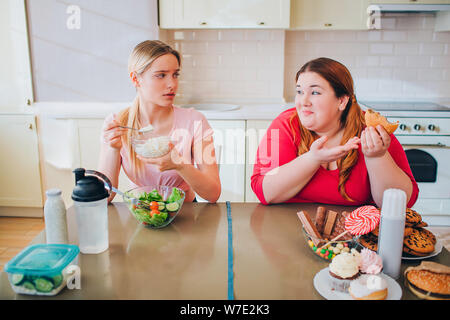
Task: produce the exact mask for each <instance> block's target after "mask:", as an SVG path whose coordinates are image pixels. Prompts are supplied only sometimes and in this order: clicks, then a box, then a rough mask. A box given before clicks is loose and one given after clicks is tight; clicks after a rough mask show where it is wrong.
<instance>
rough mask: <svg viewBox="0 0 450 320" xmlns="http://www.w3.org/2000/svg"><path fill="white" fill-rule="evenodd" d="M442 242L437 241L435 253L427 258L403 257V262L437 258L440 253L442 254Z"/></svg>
mask: <svg viewBox="0 0 450 320" xmlns="http://www.w3.org/2000/svg"><path fill="white" fill-rule="evenodd" d="M442 247H443V244H442V241H441V240H440V239H437V240H436V244H435V245H434V251H433V252H432V253H430V254H429V255H427V256H425V257H412V256H408V257H403V256H402V259H403V260H422V259H427V258H431V257H434V256H437V255H438V254H439V253H441V251H442Z"/></svg>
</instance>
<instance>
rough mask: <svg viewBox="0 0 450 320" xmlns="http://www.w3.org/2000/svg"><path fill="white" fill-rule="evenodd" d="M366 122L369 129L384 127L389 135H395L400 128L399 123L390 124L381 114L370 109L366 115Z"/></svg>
mask: <svg viewBox="0 0 450 320" xmlns="http://www.w3.org/2000/svg"><path fill="white" fill-rule="evenodd" d="M364 118H365V120H366V125H367V126H368V127H376V126H377V125H382V126H383V128H384V129H385V130H386V132H387V133H388V134H392V133H394V131H395V130H397V127H398V121H397V122H396V123H391V122H389V121H388V120H387V119H386V118H385V117H384V116H382V115H381V114H380V113H379V112H376V111H373V110H372V109H368V110H367V111H366V113H365V115H364Z"/></svg>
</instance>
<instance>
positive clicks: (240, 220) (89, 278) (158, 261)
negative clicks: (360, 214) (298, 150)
mask: <svg viewBox="0 0 450 320" xmlns="http://www.w3.org/2000/svg"><path fill="white" fill-rule="evenodd" d="M318 206H319V204H298V203H297V204H280V205H271V206H264V205H261V204H257V203H232V204H231V212H232V220H233V223H232V227H233V255H234V297H235V299H252V300H253V299H262V300H265V299H285V300H290V299H323V298H322V296H321V295H320V294H319V293H318V292H317V291H316V290H315V289H314V286H313V278H314V276H315V274H316V273H317V272H319V271H320V270H322V269H323V268H325V267H327V266H328V264H329V263H328V262H327V261H325V260H323V259H321V258H320V257H318V256H316V255H315V254H314V253H313V252H312V250H311V249H310V248H309V247H308V245H307V243H306V240H305V238H304V236H303V234H302V232H301V223H300V221H299V219H298V217H297V215H296V213H297V212H298V211H300V210H306V211H307V212H308V213H310V215H311V216H312V217H314V215H315V212H316V209H317V207H318ZM322 206H324V207H325V208H327V209H331V210H335V211H337V212H342V211H344V210H345V211H349V210H351V209H352V208H354V207H342V206H328V205H322ZM75 218H76V217H75V211H74V209H73V208H69V209H68V226H69V242H70V243H73V244H78V237H77V228H76V219H75ZM108 219H109V249H108V250H107V251H105V252H103V253H100V254H93V255H92V254H81V253H80V255H79V258H78V259H79V260H78V265H79V266H80V269H81V289H68V288H65V289H64V290H62V291H61V292H60V293H59V294H58V295H56V296H53V297H40V296H29V295H16V294H15V293H14V291H13V290H12V289H11V287H10V285H9V282H8V279H7V274H6V273H5V272H2V273H1V274H0V299H171V300H177V299H188V300H189V299H192V300H216V299H221V300H225V299H227V289H228V287H227V280H228V278H227V271H228V269H227V266H228V232H227V229H228V222H227V210H226V204H225V203H217V204H207V203H185V204H184V205H183V207H182V210H181V211H180V213H179V215H178V216H177V218H176V219H175V220H174V222H173V223H172V224H171V225H169V226H168V227H166V228H163V229H156V230H155V229H148V228H146V227H144V226H142V225H139V224H138V223H137V221H136V220H135V219H134V217H133V216H132V215H131V214H130V212H129V211H128V209H127V207H126V206H125V205H124V204H122V203H115V204H112V205H109V208H108ZM33 243H45V232H44V231H43V232H42V233H41V234H39V235H38V236H37V237H36V238H35V239H34V240H33ZM427 260H429V261H435V262H438V263H442V264H445V265H450V254H449V252H448V251H447V250H446V249H445V248H443V250H442V252H441V253H440V254H439V255H438V256H436V257H433V258H430V259H427ZM418 264H420V261H419V260H412V261H411V260H409V261H405V260H404V261H403V262H402V270H405V269H406V268H407V267H409V266H415V265H418ZM397 282H398V283H399V284H400V286H401V287H402V290H403V294H402V299H416V296H414V295H413V294H412V293H411V292H410V291H409V290H408V289H406V288H405V286H404V284H403V283H404V278H403V275H402V276H401V277H400V278H399V279H397Z"/></svg>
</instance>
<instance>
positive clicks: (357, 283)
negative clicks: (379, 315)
mask: <svg viewBox="0 0 450 320" xmlns="http://www.w3.org/2000/svg"><path fill="white" fill-rule="evenodd" d="M348 292H349V293H350V296H351V297H352V298H353V299H355V300H385V299H386V297H387V295H388V288H387V282H386V280H385V279H383V278H382V277H380V276H378V275H372V274H363V275H361V276H360V277H359V278H358V279H355V280H353V281H352V282H351V283H350V287H349V288H348Z"/></svg>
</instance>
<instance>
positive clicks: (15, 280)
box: [11, 273, 25, 286]
mask: <svg viewBox="0 0 450 320" xmlns="http://www.w3.org/2000/svg"><path fill="white" fill-rule="evenodd" d="M24 279H25V276H24V275H23V274H22V273H14V274H13V275H12V276H11V282H12V284H13V285H15V286H20V284H21V283H22V282H23V280H24Z"/></svg>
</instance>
